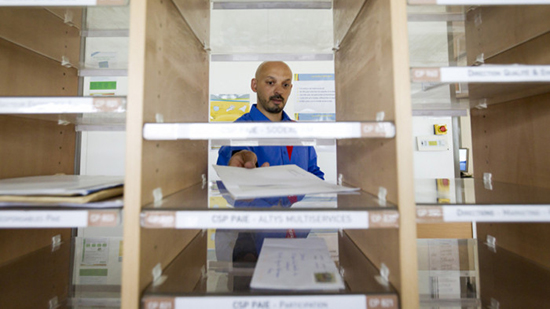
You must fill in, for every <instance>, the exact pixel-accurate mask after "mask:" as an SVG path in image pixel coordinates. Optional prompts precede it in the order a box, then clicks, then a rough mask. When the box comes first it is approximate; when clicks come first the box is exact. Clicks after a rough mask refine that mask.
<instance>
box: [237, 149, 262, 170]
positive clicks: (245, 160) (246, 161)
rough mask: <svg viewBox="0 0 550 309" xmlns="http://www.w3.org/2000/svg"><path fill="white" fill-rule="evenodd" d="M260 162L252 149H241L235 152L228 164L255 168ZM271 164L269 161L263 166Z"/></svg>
mask: <svg viewBox="0 0 550 309" xmlns="http://www.w3.org/2000/svg"><path fill="white" fill-rule="evenodd" d="M257 162H258V157H256V154H255V153H254V152H252V151H250V150H241V151H239V152H237V153H235V154H234V155H233V156H232V157H231V159H229V163H228V164H227V165H228V166H235V167H244V168H255V167H256V163H257ZM266 166H269V162H265V163H264V164H262V166H261V167H266Z"/></svg>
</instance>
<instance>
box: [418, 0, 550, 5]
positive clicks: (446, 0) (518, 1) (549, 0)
mask: <svg viewBox="0 0 550 309" xmlns="http://www.w3.org/2000/svg"><path fill="white" fill-rule="evenodd" d="M409 4H439V5H469V4H471V5H526V4H550V0H409Z"/></svg>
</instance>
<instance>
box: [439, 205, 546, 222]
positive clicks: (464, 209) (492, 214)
mask: <svg viewBox="0 0 550 309" xmlns="http://www.w3.org/2000/svg"><path fill="white" fill-rule="evenodd" d="M442 209H443V220H444V221H445V222H471V221H477V222H550V206H533V205H524V206H523V205H518V206H499V205H488V206H444V207H442Z"/></svg>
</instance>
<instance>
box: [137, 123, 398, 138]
mask: <svg viewBox="0 0 550 309" xmlns="http://www.w3.org/2000/svg"><path fill="white" fill-rule="evenodd" d="M394 136H395V126H394V125H393V123H390V122H372V123H360V122H340V123H337V122H332V123H296V122H278V123H253V122H247V123H242V122H241V123H187V124H184V123H160V124H158V123H147V124H145V126H144V128H143V137H144V138H145V139H147V140H173V139H192V140H194V139H197V140H207V139H229V140H239V139H241V140H242V139H255V138H256V139H262V138H269V139H277V138H296V139H308V138H318V139H339V138H365V137H374V138H392V137H394Z"/></svg>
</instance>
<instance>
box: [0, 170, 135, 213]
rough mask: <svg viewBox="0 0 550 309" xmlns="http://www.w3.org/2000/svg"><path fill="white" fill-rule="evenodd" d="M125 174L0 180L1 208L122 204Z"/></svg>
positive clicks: (96, 206)
mask: <svg viewBox="0 0 550 309" xmlns="http://www.w3.org/2000/svg"><path fill="white" fill-rule="evenodd" d="M123 184H124V177H122V176H90V175H53V176H32V177H20V178H9V179H2V180H0V207H12V206H16V207H20V206H29V207H38V206H39V207H57V206H62V207H89V208H110V207H122V205H123V201H122V198H121V197H122V194H123Z"/></svg>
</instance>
